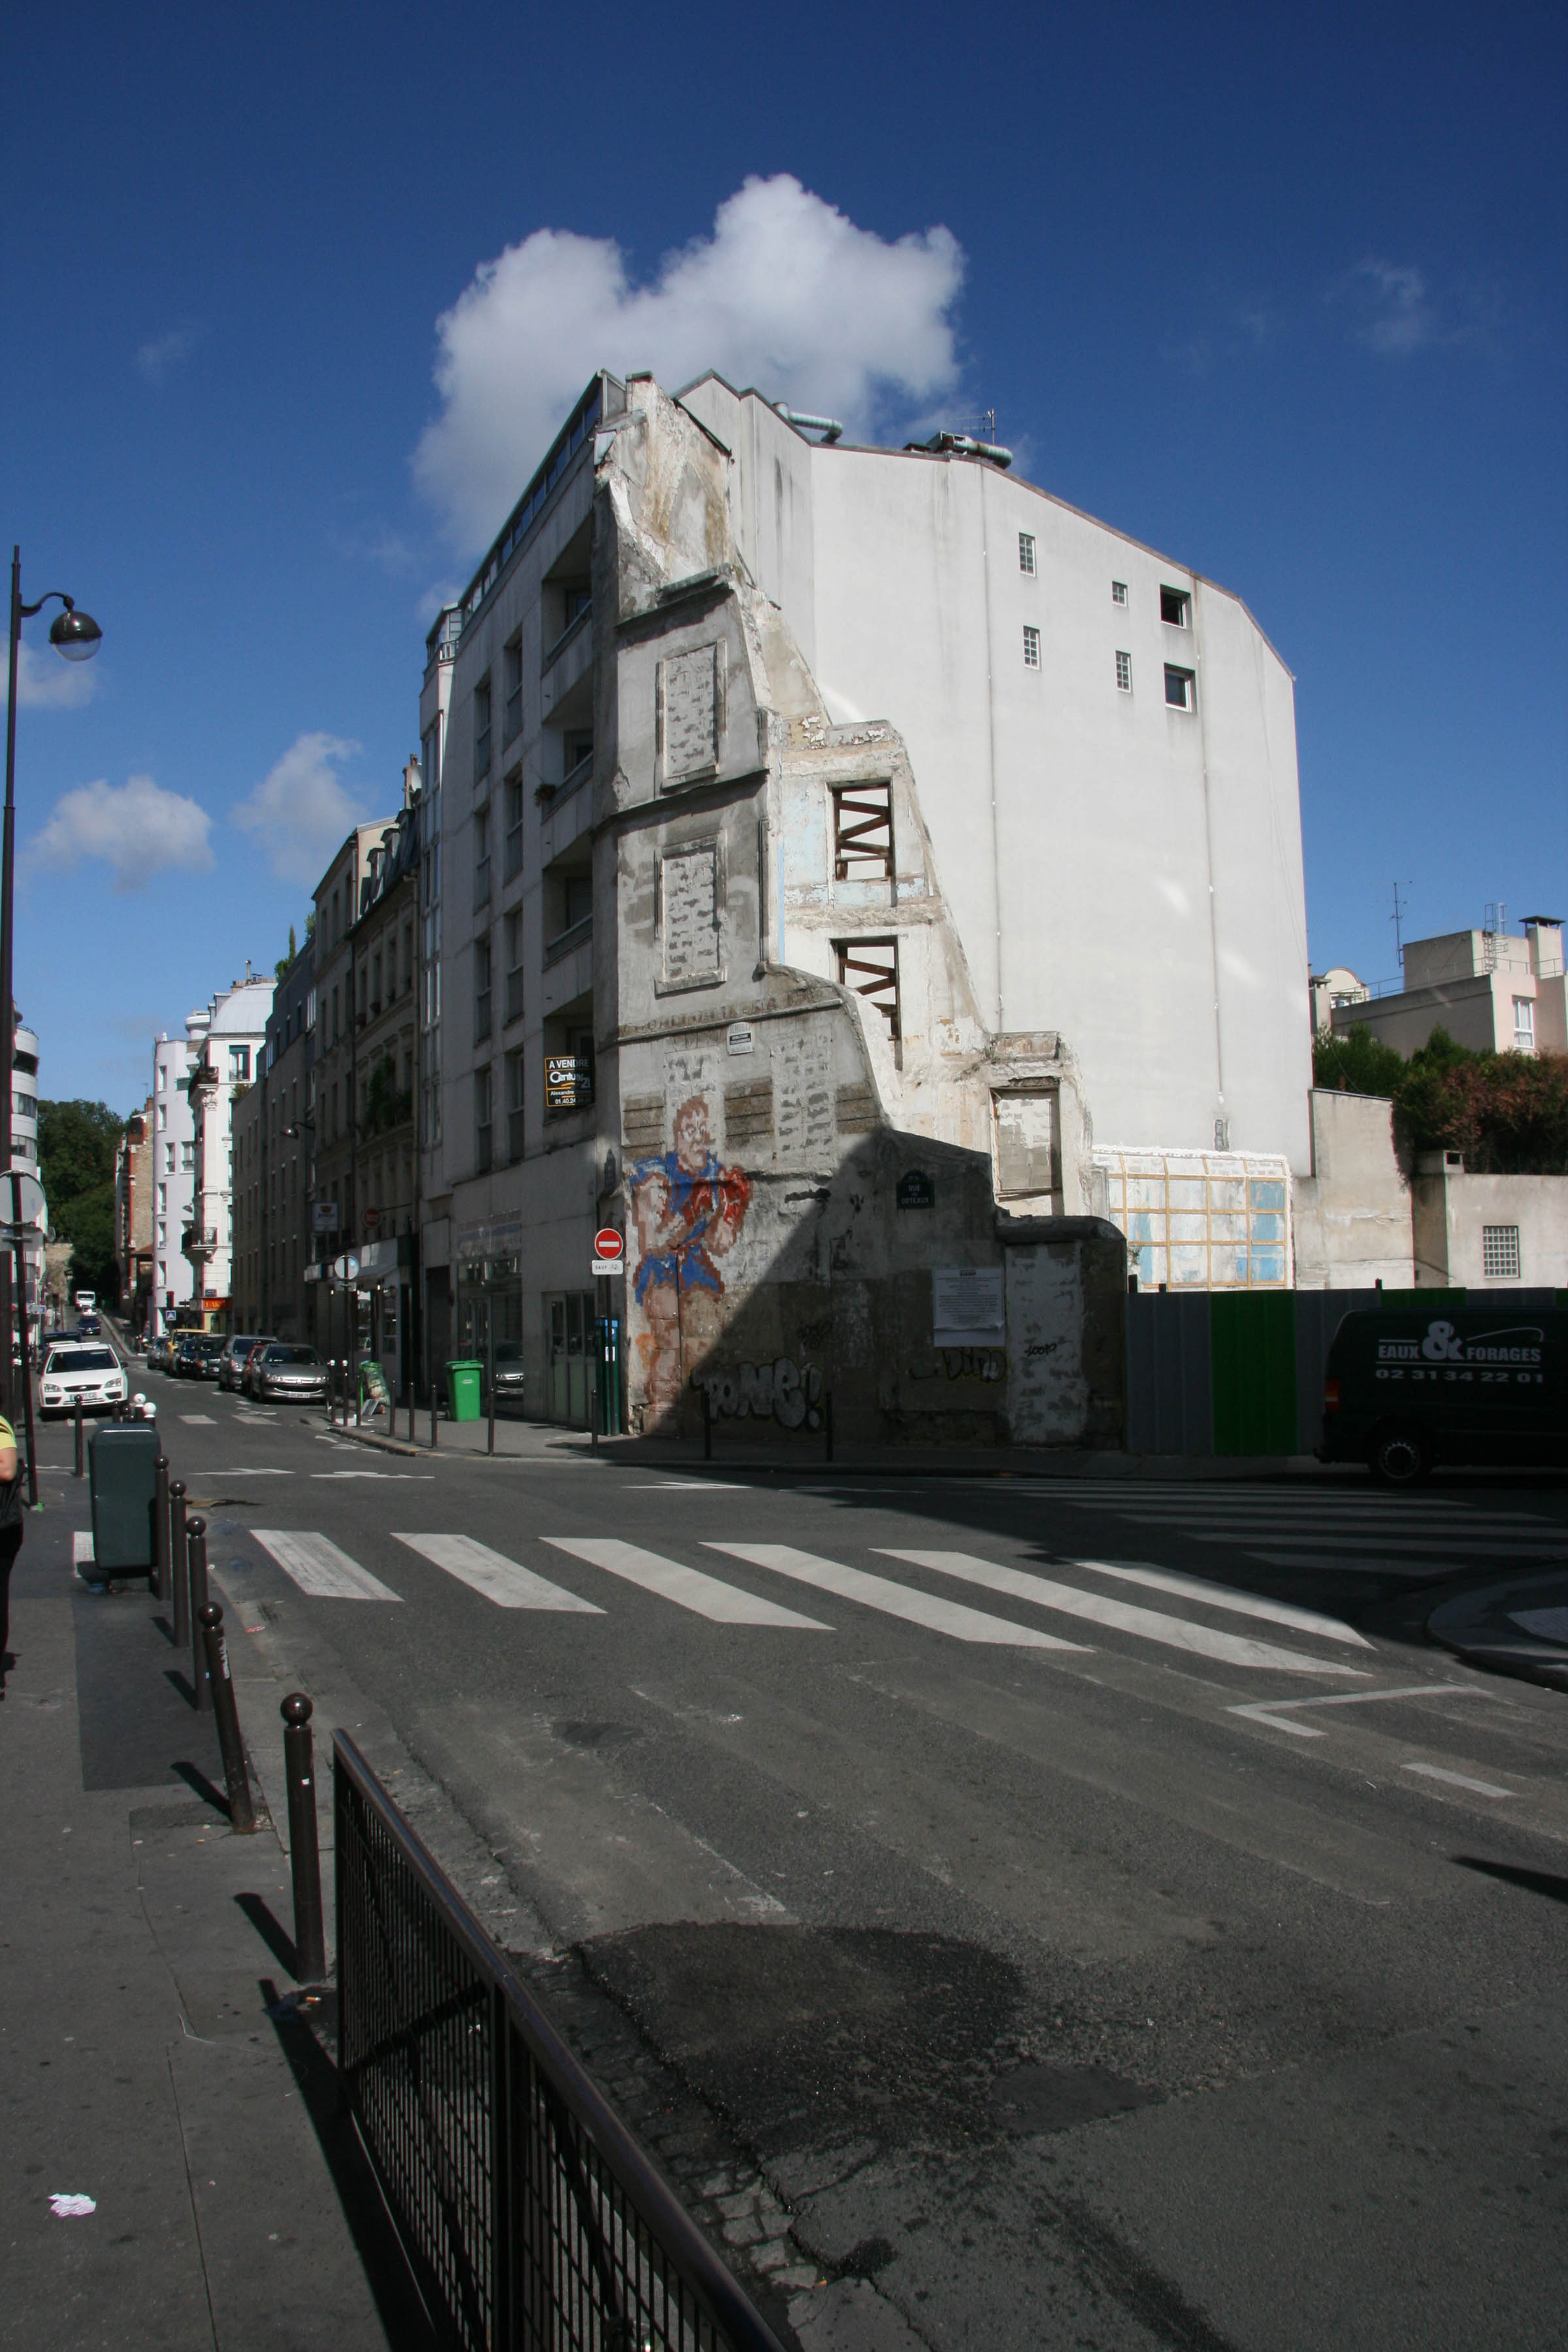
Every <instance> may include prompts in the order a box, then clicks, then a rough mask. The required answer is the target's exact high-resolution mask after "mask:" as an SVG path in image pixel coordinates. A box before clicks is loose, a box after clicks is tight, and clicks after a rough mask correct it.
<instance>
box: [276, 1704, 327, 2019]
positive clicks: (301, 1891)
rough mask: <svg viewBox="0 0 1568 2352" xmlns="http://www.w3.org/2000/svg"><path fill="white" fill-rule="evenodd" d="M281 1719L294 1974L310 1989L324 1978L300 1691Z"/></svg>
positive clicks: (312, 1780) (312, 1801)
mask: <svg viewBox="0 0 1568 2352" xmlns="http://www.w3.org/2000/svg"><path fill="white" fill-rule="evenodd" d="M313 1713H314V1709H313V1708H312V1706H311V1705H310V1700H309V1699H308V1698H307V1697H306V1696H305V1695H304V1693H303V1692H302V1691H291V1692H290V1693H289V1696H288V1697H287V1698H286V1699H285V1700H284V1702H283V1704H282V1706H281V1707H280V1708H279V1714H280V1715H281V1716H282V1717H283V1723H284V1732H283V1769H284V1774H285V1777H286V1778H287V1780H288V1782H289V1865H290V1867H291V1869H292V1871H293V1875H294V1974H295V1977H296V1978H297V1979H298V1980H299V1982H300V1984H315V1983H318V1982H319V1981H320V1979H321V1978H322V1977H324V1976H325V1975H326V1973H327V1940H326V1933H325V1930H324V1929H323V1927H322V1925H321V1840H320V1838H319V1836H318V1835H317V1831H316V1767H315V1762H314V1759H313V1756H312V1748H313V1742H312V1740H311V1737H310V1717H311V1715H312V1714H313Z"/></svg>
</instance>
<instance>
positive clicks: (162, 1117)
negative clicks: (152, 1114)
mask: <svg viewBox="0 0 1568 2352" xmlns="http://www.w3.org/2000/svg"><path fill="white" fill-rule="evenodd" d="M168 1124H169V1106H168V1104H167V1103H166V1102H161V1103H160V1104H159V1105H158V1125H159V1128H160V1129H163V1128H165V1127H167V1126H168Z"/></svg>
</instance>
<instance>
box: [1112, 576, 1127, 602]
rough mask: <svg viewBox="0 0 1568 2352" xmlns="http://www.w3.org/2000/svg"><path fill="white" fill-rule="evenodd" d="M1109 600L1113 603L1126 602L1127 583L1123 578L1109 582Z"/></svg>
mask: <svg viewBox="0 0 1568 2352" xmlns="http://www.w3.org/2000/svg"><path fill="white" fill-rule="evenodd" d="M1110 601H1111V603H1112V604H1126V602H1127V583H1126V581H1125V580H1113V581H1112V582H1111V583H1110Z"/></svg>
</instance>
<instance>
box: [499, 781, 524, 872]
mask: <svg viewBox="0 0 1568 2352" xmlns="http://www.w3.org/2000/svg"><path fill="white" fill-rule="evenodd" d="M502 792H503V797H504V800H505V803H506V858H505V869H504V878H505V879H506V880H507V881H508V882H510V880H511V878H512V877H513V875H514V874H521V872H522V771H521V768H514V769H513V771H512V772H511V774H510V776H509V777H508V778H507V780H506V783H505V785H504V786H503V788H502Z"/></svg>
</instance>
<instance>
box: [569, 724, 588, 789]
mask: <svg viewBox="0 0 1568 2352" xmlns="http://www.w3.org/2000/svg"><path fill="white" fill-rule="evenodd" d="M593 764H594V739H593V737H592V736H591V735H568V737H567V738H566V772H565V775H564V776H563V779H562V781H563V783H568V784H572V785H574V786H575V785H577V784H580V783H581V782H583V780H584V777H585V776H586V775H587V773H588V771H589V769H590V768H591V767H592V766H593Z"/></svg>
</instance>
